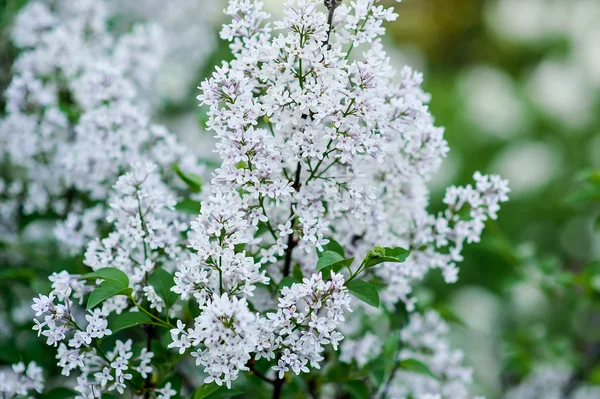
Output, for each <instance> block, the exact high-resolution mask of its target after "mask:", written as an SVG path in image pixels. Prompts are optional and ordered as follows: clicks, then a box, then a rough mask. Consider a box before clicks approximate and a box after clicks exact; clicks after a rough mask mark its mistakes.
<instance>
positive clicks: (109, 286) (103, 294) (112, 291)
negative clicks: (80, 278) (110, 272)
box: [86, 280, 132, 310]
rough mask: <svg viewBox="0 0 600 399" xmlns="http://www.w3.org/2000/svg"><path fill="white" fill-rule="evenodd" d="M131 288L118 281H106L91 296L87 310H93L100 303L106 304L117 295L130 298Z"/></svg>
mask: <svg viewBox="0 0 600 399" xmlns="http://www.w3.org/2000/svg"><path fill="white" fill-rule="evenodd" d="M131 291H132V290H131V288H129V287H128V286H126V285H123V283H122V282H120V281H116V280H104V281H103V282H102V283H101V284H100V286H99V287H98V288H96V289H95V290H94V291H92V293H91V294H90V296H89V298H88V301H87V306H86V310H90V309H93V308H94V307H96V306H97V305H99V304H100V303H102V302H104V301H105V300H107V299H108V298H110V297H113V296H117V295H124V296H130V295H131Z"/></svg>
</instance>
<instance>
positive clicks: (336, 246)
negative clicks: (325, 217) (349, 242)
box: [317, 238, 346, 258]
mask: <svg viewBox="0 0 600 399" xmlns="http://www.w3.org/2000/svg"><path fill="white" fill-rule="evenodd" d="M327 251H333V252H335V253H337V254H339V255H340V256H341V257H342V258H345V257H346V256H345V255H344V247H342V246H341V245H340V243H339V242H337V241H336V240H334V239H333V238H329V242H328V243H327V244H326V245H323V251H319V252H318V253H317V254H318V256H319V258H320V257H321V256H322V255H323V254H324V253H325V252H327Z"/></svg>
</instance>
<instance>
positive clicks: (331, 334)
mask: <svg viewBox="0 0 600 399" xmlns="http://www.w3.org/2000/svg"><path fill="white" fill-rule="evenodd" d="M350 300H351V297H350V294H349V293H348V289H347V288H346V287H345V286H344V277H343V276H342V275H341V274H336V273H333V272H332V274H331V279H330V280H327V281H324V280H323V277H322V276H321V274H320V273H319V274H313V275H312V276H311V278H310V279H308V278H305V279H304V280H303V281H302V283H301V284H293V285H292V286H291V287H284V288H283V289H282V290H281V297H280V298H279V306H278V309H277V313H276V314H274V313H268V314H267V318H268V319H269V325H268V328H269V330H270V331H271V332H272V334H274V340H273V342H272V343H271V342H269V344H268V345H264V344H263V347H268V349H267V350H266V351H263V353H261V355H263V356H266V357H272V356H274V355H273V351H274V350H276V349H282V350H283V352H282V356H281V357H280V358H279V360H278V361H277V365H276V366H274V367H273V369H274V370H275V371H278V373H279V378H283V376H284V374H285V373H286V372H288V371H290V370H291V371H293V372H294V373H295V374H300V372H304V373H308V372H309V369H308V367H307V365H310V367H313V368H316V369H319V368H320V362H321V361H322V360H323V356H322V354H321V353H322V352H323V351H324V350H325V349H324V347H323V345H324V344H331V346H332V347H333V348H334V349H335V350H337V348H338V344H339V342H340V341H341V340H342V339H343V338H344V337H343V335H342V334H341V333H340V332H338V331H336V328H337V326H338V325H339V324H340V323H342V322H343V321H345V318H344V313H345V312H347V311H350V310H351V309H350ZM269 338H271V337H270V336H269ZM263 339H264V338H263ZM265 341H267V340H265ZM267 342H268V341H267Z"/></svg>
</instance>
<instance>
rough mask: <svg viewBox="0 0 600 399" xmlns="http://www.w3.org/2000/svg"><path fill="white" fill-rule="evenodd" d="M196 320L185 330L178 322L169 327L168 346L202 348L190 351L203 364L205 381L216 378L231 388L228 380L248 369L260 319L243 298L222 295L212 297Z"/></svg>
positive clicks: (182, 350) (183, 349)
mask: <svg viewBox="0 0 600 399" xmlns="http://www.w3.org/2000/svg"><path fill="white" fill-rule="evenodd" d="M201 311H202V312H201V314H200V316H198V317H197V318H196V319H195V322H194V328H193V329H192V328H190V329H188V330H187V331H186V330H185V329H184V325H183V323H182V322H181V321H178V324H177V328H176V329H173V330H171V336H172V339H173V342H172V343H171V344H169V347H171V348H179V352H180V353H184V352H185V350H186V349H187V348H189V347H197V346H199V345H200V344H201V345H202V348H200V349H197V350H196V351H194V352H192V356H193V357H195V358H196V364H197V365H202V366H204V372H205V373H207V374H208V377H207V378H206V379H205V380H204V382H205V383H210V382H212V381H215V382H216V383H217V384H218V385H222V384H225V385H227V387H228V388H231V381H233V380H235V379H236V378H237V377H238V374H239V371H240V370H248V368H247V367H246V363H247V362H248V360H250V358H251V353H252V352H254V351H255V350H256V348H257V346H258V344H259V341H260V337H259V333H260V330H259V328H258V327H259V321H258V315H255V314H254V313H252V312H251V311H250V310H249V309H248V305H247V303H246V299H245V298H242V299H238V298H236V297H229V296H228V295H227V294H223V295H222V296H221V297H216V298H213V300H212V301H211V302H210V303H209V304H208V305H207V306H204V307H202V309H201Z"/></svg>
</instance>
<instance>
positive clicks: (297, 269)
mask: <svg viewBox="0 0 600 399" xmlns="http://www.w3.org/2000/svg"><path fill="white" fill-rule="evenodd" d="M292 276H294V278H295V279H296V280H298V281H302V279H303V278H304V275H303V274H302V269H301V268H300V265H295V266H294V269H292Z"/></svg>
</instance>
